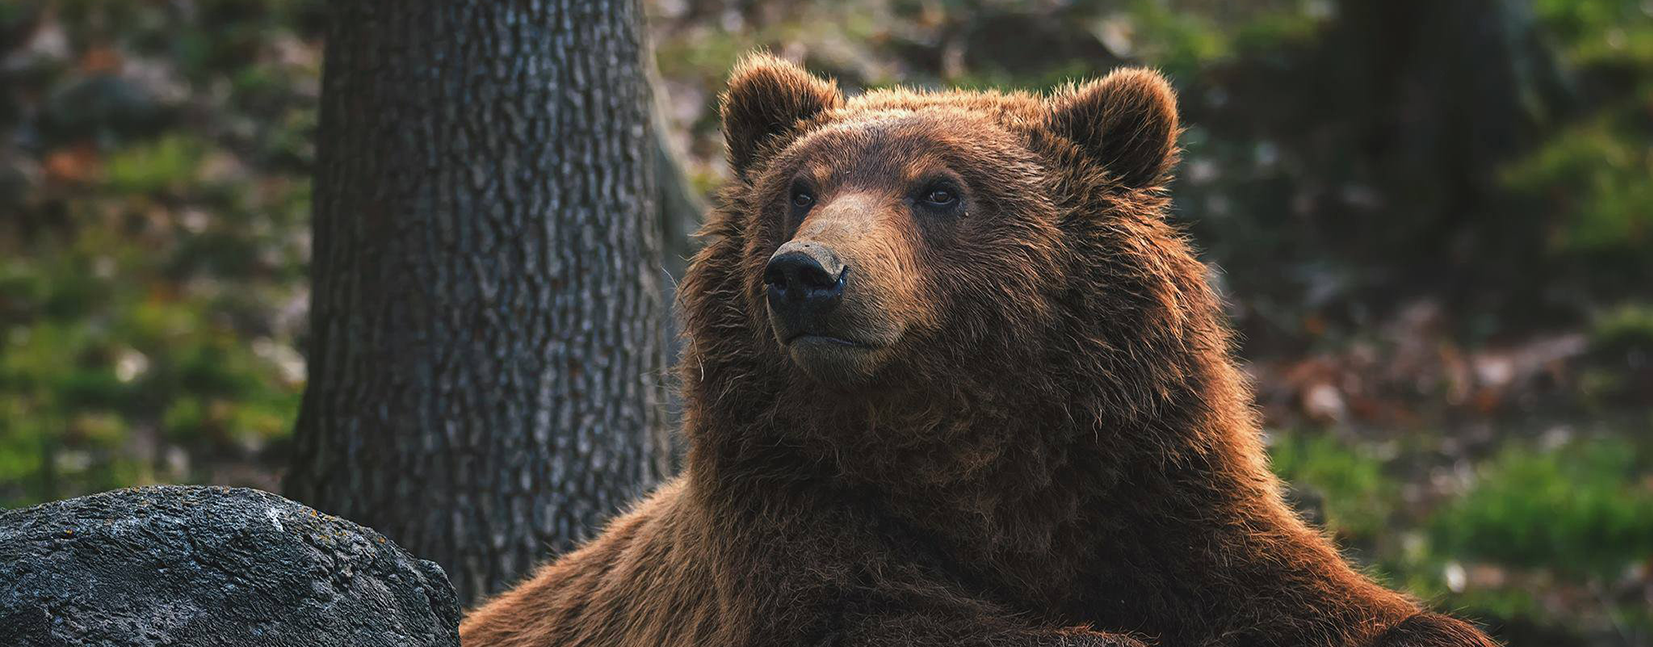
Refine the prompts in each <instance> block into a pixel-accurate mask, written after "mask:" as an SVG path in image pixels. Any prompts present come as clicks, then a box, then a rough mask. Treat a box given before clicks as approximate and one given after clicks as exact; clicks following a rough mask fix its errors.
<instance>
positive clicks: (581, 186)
mask: <svg viewBox="0 0 1653 647" xmlns="http://www.w3.org/2000/svg"><path fill="white" fill-rule="evenodd" d="M643 37H644V35H643V31H642V14H641V11H640V8H639V7H638V4H637V2H636V0H539V1H534V2H528V1H519V0H348V1H347V0H335V2H334V3H333V5H332V14H331V16H330V24H329V27H328V41H327V53H326V65H325V71H324V75H323V91H322V108H321V132H320V135H319V140H318V141H319V151H318V160H317V172H316V185H315V221H314V224H313V227H314V234H315V235H314V254H313V259H314V260H313V263H312V266H311V273H312V282H313V291H312V305H311V314H310V316H311V321H310V330H311V337H310V340H309V353H308V354H309V361H310V381H309V384H308V388H307V390H306V392H305V397H304V404H303V407H302V409H301V412H300V414H299V420H298V427H297V431H296V434H295V438H294V444H295V447H294V452H293V463H292V466H291V470H290V472H289V474H288V476H287V481H286V484H285V487H286V491H287V494H288V495H289V496H291V497H292V498H294V499H297V500H299V501H302V502H304V503H306V504H309V505H311V506H313V507H316V508H318V509H320V510H322V511H325V512H328V513H331V514H336V515H339V516H342V517H346V518H348V519H351V520H353V521H356V522H359V523H362V524H365V525H368V526H372V527H373V528H375V529H377V530H379V531H381V532H383V533H384V534H386V535H388V536H389V537H391V538H392V539H394V540H395V541H396V542H397V543H398V544H400V545H401V546H402V547H404V548H406V549H407V550H409V551H410V552H412V553H413V554H415V555H418V556H420V557H424V558H427V559H433V560H435V561H436V562H437V563H439V564H441V565H442V567H443V568H445V569H446V570H447V572H448V575H449V577H451V578H452V580H453V583H454V586H455V588H456V589H457V590H458V593H459V596H460V599H461V601H462V603H466V604H469V603H471V602H474V601H476V600H478V599H480V598H481V597H482V596H485V595H487V594H489V593H493V592H496V591H499V590H500V589H502V588H504V587H505V586H506V585H509V584H510V583H512V582H513V581H514V580H516V579H517V578H519V577H521V576H523V575H525V574H526V573H527V571H528V569H529V568H530V567H531V566H532V565H533V564H534V563H535V562H536V561H538V560H540V559H542V558H544V557H545V556H546V555H547V552H548V551H560V550H563V549H566V548H567V547H569V546H570V545H571V544H572V543H573V542H575V541H577V540H579V539H581V538H583V537H585V536H588V535H589V534H591V533H592V532H593V531H594V530H595V529H596V528H597V526H598V525H599V524H600V523H601V522H602V521H603V520H604V519H605V518H606V517H608V516H610V515H611V514H613V513H614V512H615V511H616V510H617V509H618V508H619V507H620V506H621V505H623V504H624V503H625V502H626V501H628V500H629V499H631V498H633V497H634V496H636V495H638V494H640V493H641V492H642V491H643V490H645V489H646V488H647V487H648V486H650V485H652V484H653V483H655V482H656V481H657V480H658V479H659V478H661V477H662V476H663V475H664V473H665V471H666V469H667V460H668V453H669V449H668V442H667V437H666V431H665V427H664V425H663V416H664V411H663V406H664V403H665V392H664V388H663V385H664V383H665V375H664V363H665V362H664V360H665V356H664V352H663V350H662V341H663V340H662V337H661V330H662V328H661V326H662V324H663V322H664V309H663V307H662V305H661V303H660V294H661V287H660V285H659V281H660V269H659V268H660V264H661V256H660V240H659V232H658V230H657V225H656V223H655V222H654V220H655V207H654V205H653V204H652V202H653V200H654V195H655V185H654V181H655V180H654V177H655V172H656V170H655V167H654V163H655V159H654V151H653V150H652V147H653V145H654V144H653V142H652V140H651V135H650V130H651V125H650V123H649V122H650V112H649V89H648V81H647V76H646V73H645V68H644V67H643V59H642V39H643Z"/></svg>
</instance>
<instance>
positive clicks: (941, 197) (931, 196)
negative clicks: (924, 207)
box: [924, 187, 959, 207]
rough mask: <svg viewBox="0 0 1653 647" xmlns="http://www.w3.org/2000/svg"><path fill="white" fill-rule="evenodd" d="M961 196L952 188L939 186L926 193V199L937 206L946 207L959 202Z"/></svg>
mask: <svg viewBox="0 0 1653 647" xmlns="http://www.w3.org/2000/svg"><path fill="white" fill-rule="evenodd" d="M958 199H959V197H958V196H957V195H955V194H954V193H953V192H952V191H951V190H949V189H946V188H941V187H937V188H934V189H930V191H929V192H928V193H925V194H924V201H925V202H928V203H930V204H932V205H935V206H937V207H945V206H948V205H950V204H953V203H954V202H958Z"/></svg>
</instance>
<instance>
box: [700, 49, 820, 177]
mask: <svg viewBox="0 0 1653 647" xmlns="http://www.w3.org/2000/svg"><path fill="white" fill-rule="evenodd" d="M843 103H844V96H843V95H842V94H840V93H839V92H838V84H837V83H834V82H832V81H829V80H825V79H822V78H820V77H817V76H815V75H812V74H810V73H808V72H805V71H804V70H803V68H801V67H798V66H797V65H794V64H792V63H791V62H790V61H786V60H784V59H779V58H775V57H773V56H770V55H768V54H761V53H759V54H750V55H748V56H747V57H746V58H744V59H742V60H741V62H740V63H739V64H737V65H735V70H734V71H733V72H731V73H730V74H729V89H728V90H727V91H725V92H724V93H723V110H722V112H723V138H724V142H725V143H726V144H727V145H728V147H729V165H730V166H733V167H734V169H735V172H736V173H738V174H740V176H741V177H746V172H747V170H748V169H750V168H751V167H752V165H753V164H754V163H755V162H757V161H758V158H759V156H760V155H761V154H762V153H763V152H764V150H765V149H764V147H765V146H766V145H768V144H769V143H770V142H771V140H774V139H776V138H778V137H784V136H790V135H795V134H796V133H795V132H793V131H794V129H795V128H796V127H797V124H798V122H799V121H803V120H805V119H808V118H810V117H813V116H815V115H817V114H819V113H822V112H825V111H827V110H832V109H834V108H837V107H839V106H841V105H843Z"/></svg>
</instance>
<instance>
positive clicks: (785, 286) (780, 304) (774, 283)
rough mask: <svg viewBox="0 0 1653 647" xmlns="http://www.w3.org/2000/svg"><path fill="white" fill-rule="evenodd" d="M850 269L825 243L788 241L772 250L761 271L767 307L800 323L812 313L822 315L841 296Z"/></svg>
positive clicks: (834, 305)
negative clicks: (766, 286)
mask: <svg viewBox="0 0 1653 647" xmlns="http://www.w3.org/2000/svg"><path fill="white" fill-rule="evenodd" d="M848 276H849V268H848V267H846V266H845V265H844V263H843V262H842V261H840V260H838V255H837V254H835V253H833V252H832V250H831V249H829V248H827V247H826V246H825V245H822V244H820V243H814V242H797V241H794V242H789V243H787V244H785V245H781V248H780V249H777V250H775V254H774V255H773V256H770V257H769V265H768V266H766V267H765V268H764V270H763V282H764V283H765V284H767V285H768V286H769V307H770V308H772V309H774V310H775V312H776V313H777V314H780V315H782V316H783V317H786V318H788V319H792V320H793V322H792V323H794V324H803V323H804V320H807V319H808V318H809V317H812V316H819V315H824V314H826V313H828V312H830V311H831V310H832V309H833V308H834V307H836V306H837V305H838V302H839V301H841V300H842V299H843V296H844V282H845V280H846V279H847V278H848Z"/></svg>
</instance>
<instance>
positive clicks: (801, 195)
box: [792, 186, 815, 209]
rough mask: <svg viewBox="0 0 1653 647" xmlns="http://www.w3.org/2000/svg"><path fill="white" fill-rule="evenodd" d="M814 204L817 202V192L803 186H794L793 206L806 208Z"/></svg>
mask: <svg viewBox="0 0 1653 647" xmlns="http://www.w3.org/2000/svg"><path fill="white" fill-rule="evenodd" d="M812 204H815V194H813V193H810V192H809V189H806V188H804V187H801V186H795V187H792V206H794V207H798V208H800V209H805V208H808V207H809V205H812Z"/></svg>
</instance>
